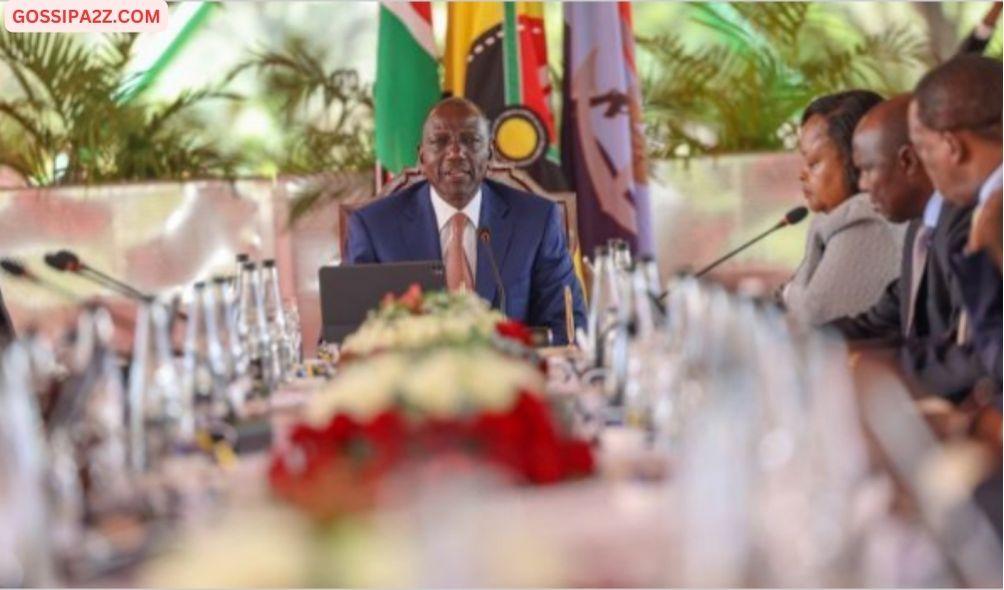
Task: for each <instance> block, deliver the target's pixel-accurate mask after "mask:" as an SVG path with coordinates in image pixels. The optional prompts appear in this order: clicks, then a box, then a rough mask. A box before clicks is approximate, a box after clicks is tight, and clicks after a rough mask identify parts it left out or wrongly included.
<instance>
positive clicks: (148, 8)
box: [3, 0, 167, 33]
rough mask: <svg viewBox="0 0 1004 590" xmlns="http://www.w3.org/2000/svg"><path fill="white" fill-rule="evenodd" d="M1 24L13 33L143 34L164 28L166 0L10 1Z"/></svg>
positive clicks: (165, 26)
mask: <svg viewBox="0 0 1004 590" xmlns="http://www.w3.org/2000/svg"><path fill="white" fill-rule="evenodd" d="M3 23H4V27H5V28H6V29H7V30H8V31H10V32H12V33H87V32H101V33H112V32H120V33H144V32H149V31H163V30H165V29H166V28H167V2H166V1H165V0H127V1H123V0H10V1H9V2H7V3H6V4H5V5H4V11H3Z"/></svg>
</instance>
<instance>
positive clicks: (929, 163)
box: [909, 55, 1004, 405]
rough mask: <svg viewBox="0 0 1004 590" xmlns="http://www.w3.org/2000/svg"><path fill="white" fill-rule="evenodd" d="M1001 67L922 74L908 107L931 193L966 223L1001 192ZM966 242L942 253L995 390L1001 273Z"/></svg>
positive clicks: (967, 63)
mask: <svg viewBox="0 0 1004 590" xmlns="http://www.w3.org/2000/svg"><path fill="white" fill-rule="evenodd" d="M1002 80H1004V77H1002V68H1001V62H999V61H997V60H995V59H991V58H987V57H981V56H974V55H964V56H959V57H956V58H954V59H951V60H949V61H947V62H945V63H944V64H941V65H940V66H938V67H936V68H934V69H933V70H931V71H930V72H928V73H927V74H925V75H924V77H923V78H922V79H921V80H920V82H919V83H918V84H917V88H916V90H915V91H914V99H913V101H912V102H911V103H910V112H909V122H910V139H911V140H912V141H913V144H914V145H915V146H916V149H917V155H918V156H919V157H920V159H921V161H922V162H923V163H924V167H925V168H926V169H927V173H928V175H929V176H930V177H931V180H932V181H933V182H934V185H935V187H936V188H937V189H938V191H939V192H941V194H943V195H944V196H945V199H946V200H947V201H949V202H951V203H952V204H954V205H956V206H957V207H959V208H960V209H963V210H964V211H967V212H969V213H967V216H968V217H969V218H970V219H972V216H973V215H976V216H979V211H980V210H981V209H982V207H983V206H984V204H985V203H986V202H987V201H988V200H989V199H990V197H991V196H992V195H993V194H994V193H995V192H996V191H999V190H1000V189H1001V184H1002V169H1001V153H1002V146H1001V141H1002V133H1001V101H1002V88H1001V87H1002ZM965 243H966V240H963V241H962V242H961V243H960V244H959V245H952V246H951V248H952V249H951V251H950V254H949V258H950V262H951V264H952V271H953V274H954V275H955V277H956V279H957V281H958V284H959V288H960V290H961V292H962V296H963V300H964V302H965V306H966V311H967V315H966V317H965V318H964V319H963V324H964V329H963V339H964V340H966V341H968V342H970V343H972V345H973V346H975V347H976V349H977V350H978V351H979V353H980V356H981V358H982V360H983V363H984V365H985V366H986V368H987V370H988V371H989V372H990V375H991V376H992V377H993V378H994V379H995V381H996V383H997V386H996V388H995V390H996V403H997V404H998V405H999V404H1000V383H1001V350H1002V346H1001V273H1000V270H999V269H998V268H997V266H996V265H994V263H993V262H992V260H991V258H990V257H989V256H988V255H987V253H986V252H985V251H982V250H981V251H978V252H974V253H971V254H968V253H966V252H965V251H964V247H965Z"/></svg>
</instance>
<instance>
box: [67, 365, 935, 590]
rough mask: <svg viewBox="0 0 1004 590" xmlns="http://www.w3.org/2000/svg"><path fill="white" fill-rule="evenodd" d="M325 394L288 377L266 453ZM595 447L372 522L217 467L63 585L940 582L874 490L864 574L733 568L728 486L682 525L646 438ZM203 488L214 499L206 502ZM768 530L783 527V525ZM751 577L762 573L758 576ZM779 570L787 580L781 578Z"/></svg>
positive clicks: (566, 391)
mask: <svg viewBox="0 0 1004 590" xmlns="http://www.w3.org/2000/svg"><path fill="white" fill-rule="evenodd" d="M544 356H545V358H547V366H548V395H549V396H550V397H551V398H552V400H557V403H559V404H562V403H568V402H569V401H570V400H573V399H574V398H575V397H576V396H581V395H583V391H584V390H586V389H588V387H587V386H585V385H584V384H582V383H577V382H575V377H574V375H575V372H574V371H570V370H569V367H570V365H571V364H573V363H574V359H576V358H578V357H581V353H579V352H578V351H576V350H574V349H558V350H551V351H547V352H546V353H545V355H544ZM325 384H326V380H325V379H323V378H305V379H297V380H294V381H293V382H291V383H288V384H286V385H285V386H283V387H282V388H280V389H279V390H278V391H276V392H274V394H273V396H272V398H271V401H270V410H269V414H268V415H269V420H270V423H271V426H272V436H273V445H279V444H281V442H282V440H283V439H284V437H286V436H287V434H288V433H289V430H290V427H291V426H292V425H293V424H295V423H297V422H298V421H299V420H301V419H302V417H303V412H304V408H305V407H306V405H307V403H308V401H309V400H310V398H311V397H312V396H314V395H316V393H317V392H318V391H319V390H321V389H322V388H323V387H325ZM579 401H581V400H579ZM596 435H597V436H598V437H599V440H598V441H597V442H598V443H599V444H598V445H597V447H596V448H597V456H596V459H597V467H598V468H597V473H596V475H595V476H594V477H591V478H588V479H586V480H582V481H576V482H570V483H562V484H560V485H553V486H544V487H527V486H516V487H513V486H508V485H499V483H498V482H497V481H495V480H494V479H493V478H492V475H491V474H489V473H477V472H476V471H475V472H470V473H467V474H466V475H464V476H462V477H455V475H456V474H457V473H458V471H457V470H455V469H452V468H450V467H449V466H446V467H445V468H444V470H442V471H440V470H437V468H436V467H433V468H430V470H429V472H428V473H426V474H423V475H422V476H421V477H420V478H419V481H421V482H422V485H420V486H418V487H413V484H414V481H415V480H410V483H409V484H407V485H408V487H407V488H406V489H396V490H394V489H393V486H392V491H391V492H390V493H389V496H388V497H389V498H390V499H389V500H388V501H387V503H386V505H385V506H382V507H380V508H379V509H378V510H375V511H373V512H372V513H369V514H366V515H359V516H350V517H347V518H344V519H339V521H338V522H336V523H335V524H330V523H329V524H325V525H323V526H319V525H317V524H316V523H311V522H310V521H309V520H308V519H304V518H303V517H302V516H301V515H299V514H297V513H296V512H295V511H294V510H292V509H290V508H289V507H286V506H282V505H281V503H279V502H277V501H276V499H275V497H274V495H273V494H272V492H271V491H270V489H269V485H268V477H267V471H268V465H269V450H268V449H264V450H259V451H256V452H250V453H246V454H239V455H235V456H230V457H222V458H221V457H217V463H218V466H217V468H215V469H214V470H213V473H215V475H213V476H212V477H213V478H215V479H214V480H213V482H212V483H211V484H209V485H208V486H206V485H205V483H206V482H205V481H204V480H203V481H202V482H201V483H202V484H203V485H202V486H199V485H195V484H194V483H193V482H191V481H190V483H191V484H192V487H191V491H192V494H193V498H192V500H191V502H190V506H188V508H187V509H186V510H187V513H186V514H185V515H184V516H183V517H182V518H181V519H179V521H178V522H177V523H176V524H175V525H174V526H173V527H172V528H171V529H170V530H168V531H164V532H163V533H161V534H159V535H158V536H157V539H156V541H155V542H154V543H152V544H150V545H149V547H147V548H146V550H145V551H144V552H143V557H142V559H140V560H137V561H136V562H135V563H134V564H133V565H132V566H130V567H126V568H122V569H120V570H118V571H116V572H114V573H112V574H111V575H103V576H99V577H95V578H93V579H84V580H78V581H76V582H75V583H79V584H81V585H88V586H94V587H129V586H159V587H224V588H225V587H264V586H270V587H309V586H343V587H344V586H363V587H369V586H379V587H386V586H423V587H427V586H433V587H457V586H471V585H480V586H507V587H517V586H548V587H569V586H576V587H579V586H592V587H597V586H607V587H651V586H667V585H674V584H675V585H679V584H683V583H686V584H687V585H702V586H728V585H734V584H735V583H736V580H746V582H747V583H749V584H751V585H758V584H768V585H770V584H772V583H776V582H777V581H778V580H781V581H785V582H788V583H791V584H795V585H833V586H840V585H854V584H863V585H869V586H877V585H886V586H888V585H924V584H925V583H930V581H931V580H944V579H949V578H945V577H944V576H945V574H944V572H942V571H941V568H944V567H945V565H944V562H943V561H942V560H941V559H940V558H938V557H937V553H938V547H937V544H936V543H935V541H934V540H933V539H932V538H931V536H930V535H929V534H928V533H927V532H926V531H925V528H924V526H923V523H921V522H919V520H918V518H917V515H916V514H908V513H904V512H902V511H900V512H899V513H898V514H897V513H896V510H895V509H893V510H891V509H890V505H893V504H895V502H896V499H895V497H896V495H897V494H896V492H895V490H893V489H891V488H890V487H889V482H888V481H887V480H886V479H883V478H875V479H874V480H873V481H870V482H868V483H867V484H866V485H864V486H863V487H862V489H861V490H860V491H859V492H858V493H856V495H855V502H856V505H855V506H853V507H852V508H851V510H850V511H849V513H850V514H851V515H852V517H851V522H850V523H849V524H850V525H851V527H850V528H851V529H853V530H852V531H851V533H853V531H857V533H858V534H860V532H861V530H863V528H864V527H866V526H867V527H872V530H873V531H874V530H875V529H878V532H877V533H876V534H872V535H870V536H869V538H870V540H869V546H867V547H865V548H864V549H863V550H862V553H863V555H864V558H865V559H864V561H865V563H863V564H857V565H855V566H854V567H850V566H847V568H846V571H843V572H842V571H841V570H840V569H839V568H838V569H836V570H834V569H832V568H830V569H828V568H816V569H814V567H815V566H818V565H819V563H818V562H814V561H813V558H812V557H808V556H807V557H804V558H799V556H798V552H793V554H792V555H790V556H789V558H788V559H789V562H788V563H786V564H784V565H783V566H782V565H780V564H777V563H772V562H771V559H770V556H769V555H765V556H761V557H760V558H759V560H753V561H752V562H745V561H743V560H742V559H740V558H738V556H739V555H741V554H742V552H743V551H744V550H746V549H748V547H747V546H746V543H747V542H748V539H747V537H746V536H745V534H746V532H747V531H744V530H742V528H741V527H739V528H735V525H736V522H737V521H736V520H735V519H734V518H732V517H734V516H735V514H734V513H730V510H729V508H730V507H735V508H739V509H744V508H755V506H748V507H744V506H743V505H742V504H741V501H742V499H741V498H740V497H738V496H736V497H733V496H732V495H731V494H730V490H729V489H719V490H717V491H716V492H715V493H714V494H710V495H709V496H708V497H707V498H706V500H701V501H700V502H698V503H697V504H696V505H698V506H701V505H702V503H704V502H706V504H703V505H706V507H707V510H708V511H709V513H710V514H714V515H718V516H719V517H720V519H721V522H719V523H718V525H717V526H719V527H721V530H715V529H714V528H711V529H709V528H708V527H707V526H704V524H701V525H700V526H697V525H696V524H695V523H696V521H695V520H694V519H693V518H691V517H692V516H694V514H693V507H694V506H695V501H694V500H695V499H694V498H692V497H687V494H690V493H691V492H692V490H688V489H681V487H680V486H677V485H675V484H674V469H675V465H674V458H673V457H672V456H667V455H666V454H665V453H662V452H657V451H654V450H652V449H651V447H650V445H647V444H646V438H645V435H644V433H643V432H642V431H640V430H639V429H635V428H631V427H629V426H619V427H607V428H603V429H601V430H600V429H597V430H596ZM185 469H190V470H191V474H189V475H188V476H187V477H188V478H189V479H190V480H191V479H199V478H203V477H206V474H207V473H208V472H207V471H205V469H204V466H202V467H198V468H195V467H187V468H186V467H182V468H181V471H182V472H183V471H184V470H185ZM444 473H445V474H448V475H449V476H448V477H443V474H444ZM196 474H198V475H196ZM423 478H424V479H423ZM207 487H208V488H211V489H212V492H211V494H209V496H211V498H208V499H207V497H206V495H207V494H206V488H207ZM738 493H739V492H738V491H737V494H738ZM761 508H762V509H764V510H765V511H768V507H761ZM770 510H774V508H770ZM810 510H811V507H810ZM820 510H822V508H820ZM733 512H734V511H733ZM688 513H689V514H688ZM782 513H784V510H783V509H782ZM730 514H731V516H730ZM705 524H706V523H705ZM789 524H791V523H789ZM775 526H777V527H778V530H779V531H786V530H792V529H790V528H788V527H785V526H784V525H783V524H782V523H777V524H776V525H775ZM729 527H733V528H735V530H732V529H729ZM702 536H703V538H702ZM779 542H783V541H779ZM791 542H792V541H790V540H789V541H787V543H789V544H790V543H791ZM792 550H793V551H794V549H792ZM814 564H815V565H814ZM750 568H753V569H752V570H750ZM760 568H762V569H763V571H765V572H772V573H771V574H770V575H767V574H762V576H763V577H759V576H760V574H757V571H759V569H760ZM782 568H790V572H786V573H781V572H780V570H781V569H782Z"/></svg>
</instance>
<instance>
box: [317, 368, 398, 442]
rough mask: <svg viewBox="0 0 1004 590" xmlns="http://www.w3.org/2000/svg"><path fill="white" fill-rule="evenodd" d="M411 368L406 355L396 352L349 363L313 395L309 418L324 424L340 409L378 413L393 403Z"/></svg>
mask: <svg viewBox="0 0 1004 590" xmlns="http://www.w3.org/2000/svg"><path fill="white" fill-rule="evenodd" d="M407 369H408V365H407V363H406V359H405V357H403V356H402V355H396V354H387V355H380V356H377V357H374V358H372V359H368V360H366V361H360V362H358V363H354V364H351V365H349V366H348V367H346V368H345V369H343V370H341V371H339V372H338V374H337V376H336V377H335V379H334V380H333V381H332V382H331V384H330V386H329V387H327V388H325V389H323V390H322V391H320V392H318V393H317V395H315V396H314V397H313V398H311V400H310V403H309V404H308V406H307V412H306V414H307V421H308V422H310V423H311V424H313V425H315V426H322V425H324V424H326V423H327V422H328V420H330V419H331V416H333V415H335V414H336V413H339V412H345V413H347V414H349V415H351V416H353V417H355V418H357V419H360V420H363V419H367V418H371V417H373V416H375V415H376V414H378V413H380V412H381V411H383V410H384V409H386V408H388V407H390V405H391V404H392V403H393V401H394V400H393V397H394V394H395V391H396V389H397V387H398V384H399V383H400V382H401V381H402V380H403V377H404V376H405V374H406V372H407Z"/></svg>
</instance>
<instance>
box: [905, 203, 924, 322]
mask: <svg viewBox="0 0 1004 590" xmlns="http://www.w3.org/2000/svg"><path fill="white" fill-rule="evenodd" d="M920 223H923V222H922V221H921V222H920ZM917 225H918V222H917V221H916V220H914V221H911V222H910V223H909V224H908V225H907V226H906V235H905V236H904V239H903V262H902V265H901V266H900V271H899V297H900V306H899V321H900V326H901V328H902V331H903V335H904V336H908V335H909V333H910V326H909V324H910V319H911V318H910V316H911V314H910V303H911V302H910V298H911V296H912V295H913V293H912V290H913V243H914V241H915V240H916V238H917Z"/></svg>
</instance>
